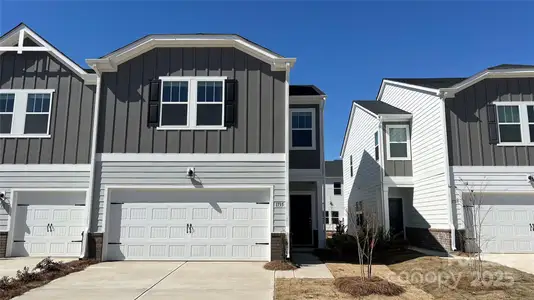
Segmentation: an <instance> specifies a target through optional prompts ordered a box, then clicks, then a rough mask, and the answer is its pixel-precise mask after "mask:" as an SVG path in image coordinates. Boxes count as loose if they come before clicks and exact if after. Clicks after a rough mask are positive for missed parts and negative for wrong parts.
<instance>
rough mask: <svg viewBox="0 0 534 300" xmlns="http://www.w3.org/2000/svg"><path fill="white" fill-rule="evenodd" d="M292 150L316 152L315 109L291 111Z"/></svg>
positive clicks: (293, 109)
mask: <svg viewBox="0 0 534 300" xmlns="http://www.w3.org/2000/svg"><path fill="white" fill-rule="evenodd" d="M290 135H291V136H290V140H291V150H315V109H314V108H292V109H291V131H290Z"/></svg>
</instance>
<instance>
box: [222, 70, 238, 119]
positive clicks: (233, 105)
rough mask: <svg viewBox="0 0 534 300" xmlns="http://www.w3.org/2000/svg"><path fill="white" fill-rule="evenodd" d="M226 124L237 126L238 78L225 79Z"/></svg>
mask: <svg viewBox="0 0 534 300" xmlns="http://www.w3.org/2000/svg"><path fill="white" fill-rule="evenodd" d="M224 84H225V86H224V89H225V96H224V126H226V127H235V126H236V123H237V80H235V79H227V80H226V81H225V83H224Z"/></svg>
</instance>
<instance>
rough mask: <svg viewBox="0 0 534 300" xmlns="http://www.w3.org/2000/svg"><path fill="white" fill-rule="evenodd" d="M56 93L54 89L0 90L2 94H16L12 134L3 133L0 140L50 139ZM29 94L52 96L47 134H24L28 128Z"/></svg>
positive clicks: (49, 104)
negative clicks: (51, 118) (27, 109)
mask: <svg viewBox="0 0 534 300" xmlns="http://www.w3.org/2000/svg"><path fill="white" fill-rule="evenodd" d="M54 92H55V90H53V89H0V94H15V100H14V103H13V113H12V114H13V117H12V119H11V133H9V134H8V133H2V134H0V138H50V117H51V115H52V102H53V101H54ZM28 94H50V101H49V103H48V123H47V125H46V133H43V134H37V133H27V134H25V133H24V127H25V126H26V115H27V113H26V107H27V104H28ZM28 114H36V113H28ZM41 114H42V113H41Z"/></svg>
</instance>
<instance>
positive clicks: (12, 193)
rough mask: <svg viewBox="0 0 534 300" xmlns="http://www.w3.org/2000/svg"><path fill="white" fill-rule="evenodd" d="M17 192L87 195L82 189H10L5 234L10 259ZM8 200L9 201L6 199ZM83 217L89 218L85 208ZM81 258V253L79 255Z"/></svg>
mask: <svg viewBox="0 0 534 300" xmlns="http://www.w3.org/2000/svg"><path fill="white" fill-rule="evenodd" d="M19 192H84V193H87V189H84V188H73V189H69V188H35V189H34V188H20V189H10V194H9V195H10V198H11V201H9V206H10V209H11V213H10V216H9V221H8V234H7V245H6V257H11V254H12V251H13V239H14V235H15V224H16V219H17V205H18V199H17V196H18V193H19ZM8 200H9V199H8ZM84 212H85V214H84V217H85V218H90V217H91V213H90V212H88V211H87V206H86V207H85V209H84ZM81 251H82V252H83V243H82V247H81ZM80 256H81V253H80Z"/></svg>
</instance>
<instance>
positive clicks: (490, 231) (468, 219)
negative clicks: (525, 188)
mask: <svg viewBox="0 0 534 300" xmlns="http://www.w3.org/2000/svg"><path fill="white" fill-rule="evenodd" d="M474 195H475V196H474V197H469V196H468V195H467V194H466V195H464V203H466V206H465V207H464V217H465V224H466V228H467V229H468V230H467V231H468V232H467V236H468V237H471V239H470V241H469V244H470V245H469V244H468V247H475V248H477V247H478V246H477V244H478V242H477V241H476V240H475V239H474V237H475V235H476V233H477V231H478V230H476V228H477V227H479V228H480V229H481V230H480V232H481V235H480V248H481V250H482V252H484V253H532V252H534V193H480V194H474ZM468 198H472V199H475V200H474V205H473V203H472V205H467V203H468V201H465V200H468ZM477 203H479V204H480V205H477ZM478 207H479V208H478ZM476 224H480V225H479V226H476Z"/></svg>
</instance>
